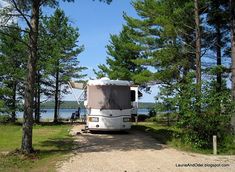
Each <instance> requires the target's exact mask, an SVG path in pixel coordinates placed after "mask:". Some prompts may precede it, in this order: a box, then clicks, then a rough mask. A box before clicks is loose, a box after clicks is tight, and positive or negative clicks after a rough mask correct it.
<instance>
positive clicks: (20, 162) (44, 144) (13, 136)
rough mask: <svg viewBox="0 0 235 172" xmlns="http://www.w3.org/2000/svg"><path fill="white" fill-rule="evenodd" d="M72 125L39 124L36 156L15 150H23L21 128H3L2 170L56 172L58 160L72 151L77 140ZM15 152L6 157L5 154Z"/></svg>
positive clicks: (0, 141) (0, 136)
mask: <svg viewBox="0 0 235 172" xmlns="http://www.w3.org/2000/svg"><path fill="white" fill-rule="evenodd" d="M70 129H71V125H35V126H34V128H33V147H34V149H35V150H36V152H37V153H36V154H34V155H32V156H29V157H25V156H23V155H20V154H18V153H17V152H16V151H14V150H15V149H16V148H20V144H21V136H22V129H21V126H17V125H1V126H0V131H1V132H0V171H55V164H56V162H57V161H59V160H62V159H63V157H64V156H63V155H65V154H68V153H69V152H71V150H72V149H73V146H74V139H73V138H72V136H70V135H69V130H70ZM8 151H10V152H13V153H10V154H8V155H3V154H1V152H8Z"/></svg>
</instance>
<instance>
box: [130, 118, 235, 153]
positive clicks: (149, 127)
mask: <svg viewBox="0 0 235 172" xmlns="http://www.w3.org/2000/svg"><path fill="white" fill-rule="evenodd" d="M133 128H134V129H138V130H141V131H144V132H147V133H148V134H150V135H151V136H152V137H154V138H155V139H156V140H158V141H159V142H161V143H163V144H166V145H168V146H170V147H173V148H176V149H179V150H183V151H188V152H195V153H203V154H212V153H213V150H212V148H211V149H200V148H196V147H195V146H194V145H192V144H191V143H187V142H186V141H185V139H184V132H183V131H182V130H181V129H179V128H177V127H175V126H169V127H168V126H163V125H159V124H157V123H155V122H140V123H138V124H137V125H133ZM234 141H235V137H234V136H233V137H228V138H227V141H226V144H225V145H224V146H223V147H219V148H218V154H223V155H235V142H234Z"/></svg>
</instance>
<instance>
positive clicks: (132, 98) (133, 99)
mask: <svg viewBox="0 0 235 172" xmlns="http://www.w3.org/2000/svg"><path fill="white" fill-rule="evenodd" d="M131 101H132V102H134V101H135V91H134V90H131Z"/></svg>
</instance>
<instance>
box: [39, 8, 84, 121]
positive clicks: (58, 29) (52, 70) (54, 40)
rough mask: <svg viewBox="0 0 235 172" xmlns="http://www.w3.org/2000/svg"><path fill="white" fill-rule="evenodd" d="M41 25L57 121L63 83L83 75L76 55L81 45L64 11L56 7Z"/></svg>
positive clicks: (63, 91)
mask: <svg viewBox="0 0 235 172" xmlns="http://www.w3.org/2000/svg"><path fill="white" fill-rule="evenodd" d="M43 27H44V28H45V29H46V31H47V33H46V34H47V35H44V37H45V38H44V39H47V40H48V42H47V44H46V45H47V48H48V50H47V52H48V53H49V54H47V55H48V59H47V64H46V72H47V73H48V74H49V76H51V79H52V83H54V84H53V85H54V88H53V89H54V90H53V92H54V98H55V109H54V122H55V123H56V122H58V110H59V101H60V99H61V97H60V96H61V94H62V93H67V91H66V89H63V85H64V84H67V82H68V81H69V80H70V79H71V78H76V79H79V78H81V77H82V76H83V75H81V74H80V72H81V71H82V70H83V69H84V68H83V67H80V66H79V61H78V60H77V57H76V56H77V55H78V54H79V53H81V51H82V50H83V47H79V46H78V45H77V40H78V37H79V34H78V29H77V28H74V27H72V26H71V25H70V24H69V20H68V17H66V16H65V14H64V12H63V11H62V10H60V9H57V10H56V11H55V13H54V15H53V16H51V17H50V18H49V19H45V20H44V22H43Z"/></svg>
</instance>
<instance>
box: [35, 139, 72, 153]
mask: <svg viewBox="0 0 235 172" xmlns="http://www.w3.org/2000/svg"><path fill="white" fill-rule="evenodd" d="M38 146H40V147H45V148H46V149H43V148H42V149H41V150H39V154H41V155H52V154H60V153H61V154H65V153H69V152H71V151H72V150H74V149H75V141H74V139H73V138H53V139H48V140H46V141H43V142H40V143H39V144H38Z"/></svg>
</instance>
